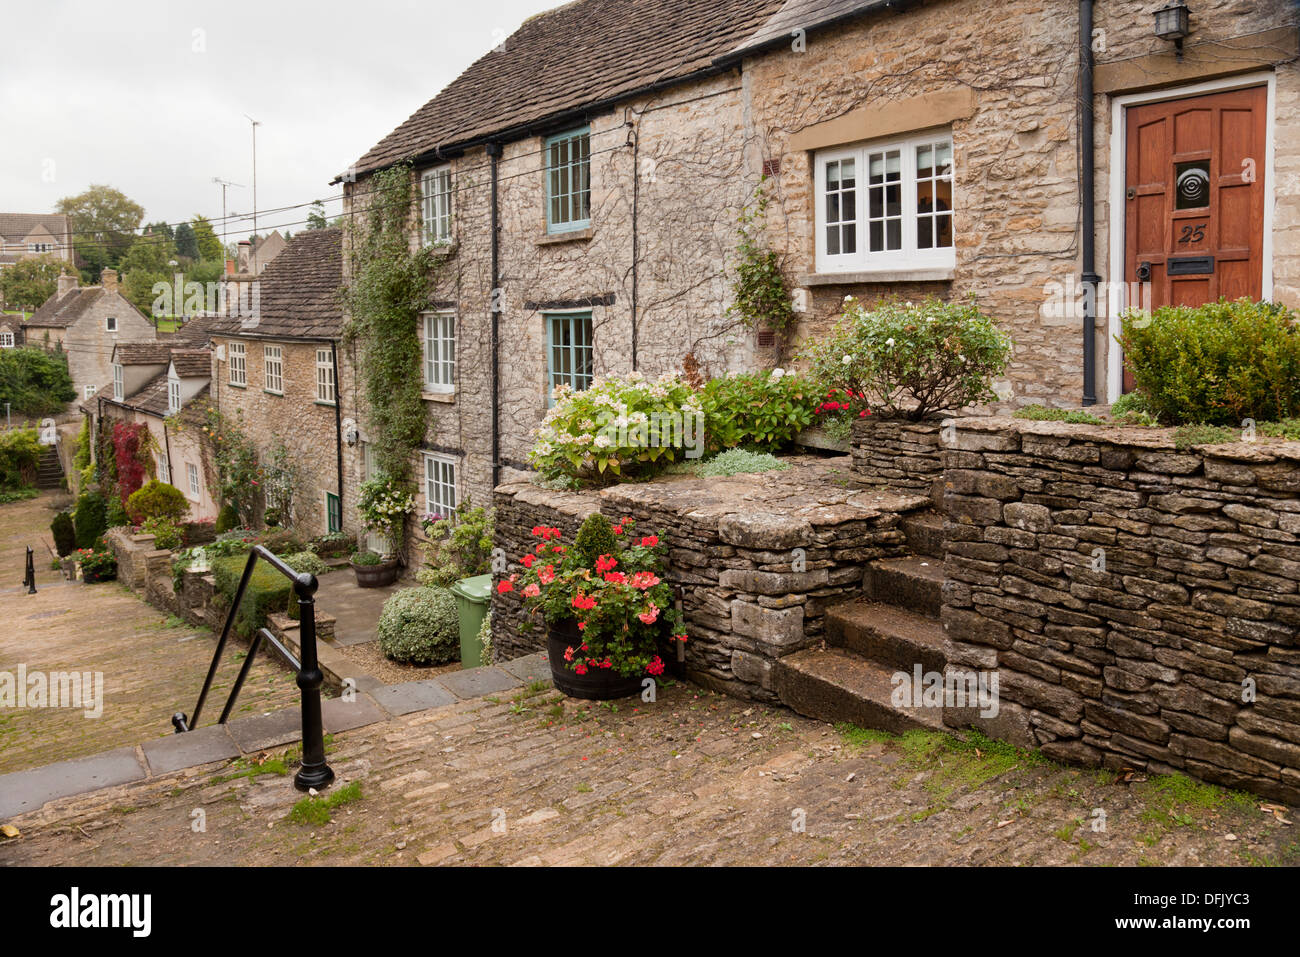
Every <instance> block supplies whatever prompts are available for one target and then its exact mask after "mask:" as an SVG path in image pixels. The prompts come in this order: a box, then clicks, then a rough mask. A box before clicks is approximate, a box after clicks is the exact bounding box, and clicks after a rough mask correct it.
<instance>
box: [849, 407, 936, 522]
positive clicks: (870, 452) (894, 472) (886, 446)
mask: <svg viewBox="0 0 1300 957" xmlns="http://www.w3.org/2000/svg"><path fill="white" fill-rule="evenodd" d="M942 429H943V426H942V424H941V422H940V421H938V420H931V421H926V422H907V421H903V420H898V419H879V418H868V419H859V420H858V421H857V422H854V423H853V447H852V455H853V471H854V472H855V473H857V478H858V480H859V481H861V482H862V483H863V484H865V485H873V486H878V487H882V488H883V487H889V488H895V489H907V490H909V491H915V492H920V493H922V494H924V495H929V496H931V497H932V498H933V499H934V501H935V502H936V504H937V503H941V502H942V501H943V446H942V444H941V441H940V440H941V436H942Z"/></svg>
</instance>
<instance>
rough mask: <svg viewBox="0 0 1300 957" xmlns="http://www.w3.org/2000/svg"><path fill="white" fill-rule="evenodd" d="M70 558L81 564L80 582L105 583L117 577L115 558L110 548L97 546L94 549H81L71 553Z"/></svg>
mask: <svg viewBox="0 0 1300 957" xmlns="http://www.w3.org/2000/svg"><path fill="white" fill-rule="evenodd" d="M72 557H73V558H74V559H75V560H76V561H77V562H79V563H80V564H81V580H82V581H84V582H86V583H87V584H90V583H91V582H107V581H112V580H113V579H114V578H116V577H117V556H116V555H114V554H113V550H112V549H111V548H105V547H103V546H102V545H97V546H95V547H94V548H82V549H78V550H77V551H75V552H73V553H72Z"/></svg>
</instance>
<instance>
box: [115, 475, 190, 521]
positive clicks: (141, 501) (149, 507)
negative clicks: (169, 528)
mask: <svg viewBox="0 0 1300 957" xmlns="http://www.w3.org/2000/svg"><path fill="white" fill-rule="evenodd" d="M189 510H190V503H189V502H188V501H187V500H186V498H185V495H184V493H183V492H181V490H180V489H178V488H176V486H174V485H168V484H167V483H166V482H160V481H158V480H157V479H150V480H149V481H148V482H146V483H145V484H144V485H142V486H141V487H140V488H139V489H138V490H137V491H135V492H132V493H131V496H130V497H129V498H128V499H127V500H126V514H127V515H128V516H129V517H130V519H131V520H132V521H133V522H138V523H144V522H147V521H149V520H150V519H154V518H163V519H167V520H168V521H169V522H172V523H176V522H179V521H180V520H181V519H182V518H184V517H185V514H186V513H187V512H188V511H189Z"/></svg>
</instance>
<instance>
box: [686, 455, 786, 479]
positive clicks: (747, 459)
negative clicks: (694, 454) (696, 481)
mask: <svg viewBox="0 0 1300 957" xmlns="http://www.w3.org/2000/svg"><path fill="white" fill-rule="evenodd" d="M789 467H790V464H789V463H788V462H782V461H781V460H780V459H778V458H777V457H776V456H775V455H772V454H771V453H770V452H751V451H750V450H749V449H728V450H727V451H726V452H721V453H719V454H717V455H715V456H713V458H711V459H709V460H708V461H707V462H702V463H701V464H700V466H699V468H697V469H696V470H695V474H696V475H701V476H724V475H740V474H741V473H744V472H779V471H782V470H784V469H788V468H789Z"/></svg>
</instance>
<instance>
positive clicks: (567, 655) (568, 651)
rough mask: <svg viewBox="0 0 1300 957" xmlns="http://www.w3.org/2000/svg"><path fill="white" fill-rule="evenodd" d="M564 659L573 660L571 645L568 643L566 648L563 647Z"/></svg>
mask: <svg viewBox="0 0 1300 957" xmlns="http://www.w3.org/2000/svg"><path fill="white" fill-rule="evenodd" d="M564 660H565V661H572V660H573V646H572V645H570V646H569V647H568V648H565V649H564Z"/></svg>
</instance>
